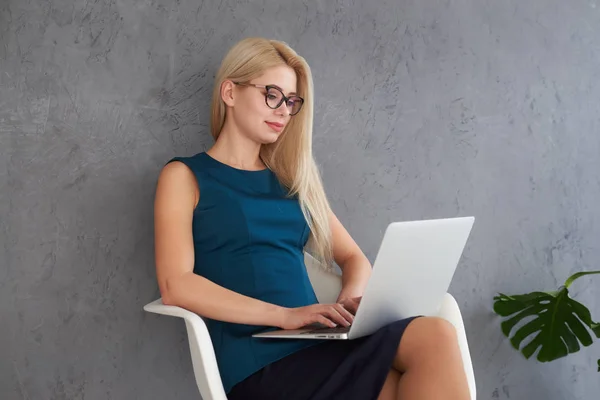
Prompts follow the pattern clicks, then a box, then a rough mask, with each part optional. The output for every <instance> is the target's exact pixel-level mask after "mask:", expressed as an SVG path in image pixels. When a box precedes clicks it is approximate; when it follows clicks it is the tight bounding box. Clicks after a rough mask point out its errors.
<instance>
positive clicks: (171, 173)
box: [156, 161, 200, 206]
mask: <svg viewBox="0 0 600 400" xmlns="http://www.w3.org/2000/svg"><path fill="white" fill-rule="evenodd" d="M199 198H200V190H199V188H198V183H197V181H196V177H195V176H194V173H193V172H192V170H191V169H190V168H189V167H188V166H187V165H185V164H184V163H182V162H180V161H173V162H170V163H168V164H167V165H165V166H164V167H163V169H162V170H161V171H160V175H159V176H158V183H157V188H156V200H157V201H160V200H163V199H164V200H167V199H168V200H170V201H176V199H179V200H184V199H193V205H194V206H195V205H196V204H197V203H198V199H199Z"/></svg>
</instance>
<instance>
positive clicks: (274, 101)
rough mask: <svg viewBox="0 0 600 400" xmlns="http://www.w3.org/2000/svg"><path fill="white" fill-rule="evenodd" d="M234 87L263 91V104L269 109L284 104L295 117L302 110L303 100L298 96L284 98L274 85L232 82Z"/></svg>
mask: <svg viewBox="0 0 600 400" xmlns="http://www.w3.org/2000/svg"><path fill="white" fill-rule="evenodd" d="M233 83H235V84H236V85H240V86H253V87H255V88H259V89H265V91H266V93H265V103H266V104H267V106H268V107H269V108H272V109H274V110H276V109H278V108H279V107H281V104H283V102H285V105H286V106H287V109H288V110H289V111H290V115H296V114H298V113H299V112H300V110H301V109H302V105H303V104H304V99H303V98H302V97H300V96H296V95H292V96H290V97H286V96H285V95H284V94H283V92H282V91H281V89H279V88H278V87H277V86H275V85H257V84H255V83H244V82H233Z"/></svg>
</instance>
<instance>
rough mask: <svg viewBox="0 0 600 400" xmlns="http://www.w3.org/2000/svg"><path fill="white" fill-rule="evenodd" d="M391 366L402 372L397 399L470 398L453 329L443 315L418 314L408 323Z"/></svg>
mask: <svg viewBox="0 0 600 400" xmlns="http://www.w3.org/2000/svg"><path fill="white" fill-rule="evenodd" d="M394 369H396V370H397V371H400V372H401V373H402V377H401V378H399V383H398V394H397V396H398V397H397V398H398V399H402V400H406V399H408V400H413V399H415V400H470V398H471V397H470V393H469V386H468V383H467V378H466V375H465V370H464V366H463V362H462V357H461V354H460V350H459V347H458V339H457V337H456V330H455V329H454V326H453V325H452V324H451V323H450V322H448V321H446V320H444V319H442V318H437V317H421V318H417V319H415V320H414V321H412V322H411V323H410V324H409V325H408V327H407V328H406V331H405V332H404V335H403V336H402V340H400V346H398V351H397V352H396V357H395V359H394ZM388 378H389V376H388ZM386 383H387V381H386ZM388 385H391V383H388ZM384 388H385V386H384Z"/></svg>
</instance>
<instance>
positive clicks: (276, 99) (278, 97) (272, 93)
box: [266, 87, 302, 115]
mask: <svg viewBox="0 0 600 400" xmlns="http://www.w3.org/2000/svg"><path fill="white" fill-rule="evenodd" d="M283 98H284V96H283V93H281V91H280V90H279V89H277V88H274V87H270V88H268V89H267V94H266V100H267V105H268V106H269V107H271V108H278V107H280V106H281V103H282V102H283ZM286 106H287V108H288V110H289V111H290V114H291V115H295V114H297V113H298V112H299V111H300V108H302V99H301V98H300V97H298V96H290V97H289V98H288V99H287V103H286Z"/></svg>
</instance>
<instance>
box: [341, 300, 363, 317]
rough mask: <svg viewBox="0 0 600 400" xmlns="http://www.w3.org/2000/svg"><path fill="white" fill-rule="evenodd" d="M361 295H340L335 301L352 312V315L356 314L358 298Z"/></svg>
mask: <svg viewBox="0 0 600 400" xmlns="http://www.w3.org/2000/svg"><path fill="white" fill-rule="evenodd" d="M361 299H362V296H358V297H346V296H340V297H339V298H338V300H337V301H336V303H339V304H341V305H342V306H344V308H345V309H346V310H348V311H350V312H351V313H352V315H356V310H358V306H359V305H360V300H361Z"/></svg>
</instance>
